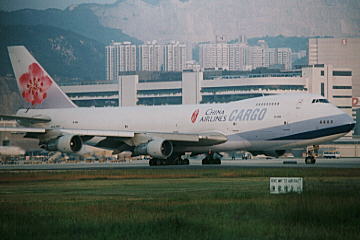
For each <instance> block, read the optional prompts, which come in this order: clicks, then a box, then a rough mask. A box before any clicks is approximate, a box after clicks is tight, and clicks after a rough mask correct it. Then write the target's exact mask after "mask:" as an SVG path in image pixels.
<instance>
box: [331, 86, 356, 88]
mask: <svg viewBox="0 0 360 240" xmlns="http://www.w3.org/2000/svg"><path fill="white" fill-rule="evenodd" d="M333 89H352V86H333Z"/></svg>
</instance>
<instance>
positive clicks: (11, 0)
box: [0, 0, 116, 11]
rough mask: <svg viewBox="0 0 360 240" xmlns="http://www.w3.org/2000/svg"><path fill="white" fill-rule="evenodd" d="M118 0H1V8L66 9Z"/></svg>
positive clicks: (11, 9)
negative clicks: (71, 6)
mask: <svg viewBox="0 0 360 240" xmlns="http://www.w3.org/2000/svg"><path fill="white" fill-rule="evenodd" d="M113 2H116V0H0V10H5V11H13V10H18V9H24V8H33V9H47V8H60V9H64V8H66V7H68V6H69V5H72V4H80V3H113Z"/></svg>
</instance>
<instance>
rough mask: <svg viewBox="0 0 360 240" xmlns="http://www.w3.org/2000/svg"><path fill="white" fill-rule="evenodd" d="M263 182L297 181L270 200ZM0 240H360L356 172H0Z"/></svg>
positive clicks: (359, 174) (359, 177)
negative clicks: (299, 183)
mask: <svg viewBox="0 0 360 240" xmlns="http://www.w3.org/2000/svg"><path fill="white" fill-rule="evenodd" d="M270 176H284V177H286V176H301V177H304V192H303V193H302V194H286V195H270V194H269V177H270ZM0 236H1V239H30V238H31V239H86V240H90V239H187V240H188V239H189V240H190V239H359V238H360V169H291V168H289V169H288V168H286V169H235V170H232V169H129V170H124V169H122V170H87V171H85V170H84V171H81V170H74V171H3V172H0Z"/></svg>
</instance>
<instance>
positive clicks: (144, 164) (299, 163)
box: [0, 158, 360, 170]
mask: <svg viewBox="0 0 360 240" xmlns="http://www.w3.org/2000/svg"><path fill="white" fill-rule="evenodd" d="M110 168H115V169H121V168H124V169H125V168H140V169H144V168H149V169H158V168H160V169H181V168H183V169H189V168H190V169H202V168H360V159H359V158H339V159H322V158H319V159H317V160H316V163H315V164H305V161H304V159H300V158H280V159H251V160H239V159H237V160H231V159H223V160H222V164H221V165H202V164H201V160H199V159H191V160H190V165H183V166H153V167H150V166H149V163H148V160H137V161H128V162H120V163H97V162H95V163H85V162H83V163H56V164H50V163H44V164H11V165H0V170H67V169H69V170H70V169H79V170H80V169H110Z"/></svg>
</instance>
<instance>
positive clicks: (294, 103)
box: [0, 46, 355, 166]
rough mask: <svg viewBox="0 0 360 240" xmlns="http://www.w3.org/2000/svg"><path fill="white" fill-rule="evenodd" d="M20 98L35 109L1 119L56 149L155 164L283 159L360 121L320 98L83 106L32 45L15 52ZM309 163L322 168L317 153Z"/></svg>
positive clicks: (12, 54)
mask: <svg viewBox="0 0 360 240" xmlns="http://www.w3.org/2000/svg"><path fill="white" fill-rule="evenodd" d="M8 52H9V56H10V60H11V64H12V67H13V70H14V73H15V77H16V80H17V84H18V87H19V90H20V95H21V96H22V97H23V99H24V101H25V102H26V103H27V108H25V109H20V110H18V111H17V113H16V115H1V116H0V118H2V119H7V120H16V121H17V123H18V126H17V127H12V128H10V127H2V128H0V131H6V132H17V133H25V135H24V137H27V138H35V139H38V140H39V145H40V146H41V147H42V148H44V149H46V150H48V151H60V152H65V153H80V152H81V150H82V149H83V148H84V147H86V146H93V147H97V148H102V149H108V150H112V151H113V152H114V153H120V152H124V151H131V152H132V154H133V156H136V155H148V156H150V157H151V158H150V160H149V165H151V166H153V165H170V164H175V165H180V164H189V160H188V159H187V158H183V156H184V155H185V153H188V152H191V155H198V154H205V156H206V157H205V158H204V159H203V160H202V163H203V164H220V163H221V159H220V158H221V155H220V154H217V153H220V152H234V151H240V150H242V151H248V152H251V153H253V154H265V155H269V156H274V157H279V156H281V155H283V154H284V153H285V152H286V151H289V150H291V149H293V148H299V147H304V148H305V147H306V146H312V145H317V144H320V143H323V142H328V141H332V140H334V139H337V138H339V137H342V136H344V135H346V134H347V133H348V132H349V131H351V130H352V129H353V127H354V124H355V123H354V121H353V119H352V118H351V117H350V116H349V115H348V114H346V113H345V112H343V111H342V110H340V109H339V108H337V107H336V106H334V105H333V104H331V103H329V101H328V100H327V99H326V98H324V97H322V96H319V95H314V94H306V93H296V94H281V95H269V96H263V97H256V98H250V99H245V100H240V101H235V102H230V103H225V104H197V105H163V106H135V107H113V108H110V107H106V108H94V107H90V108H83V107H77V106H76V105H75V104H74V103H73V102H72V101H71V100H70V99H69V98H68V96H67V95H66V94H65V93H64V92H63V91H62V90H61V89H60V87H59V86H58V85H57V84H56V82H55V81H54V80H53V79H52V78H51V77H50V76H49V74H48V73H47V72H46V71H45V69H44V68H43V67H42V66H41V65H40V64H39V63H38V62H37V61H36V60H35V58H34V57H33V56H32V55H31V54H30V53H29V52H28V50H27V49H26V48H25V47H24V46H11V47H8ZM305 162H306V163H315V157H314V156H313V155H309V156H306V158H305Z"/></svg>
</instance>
